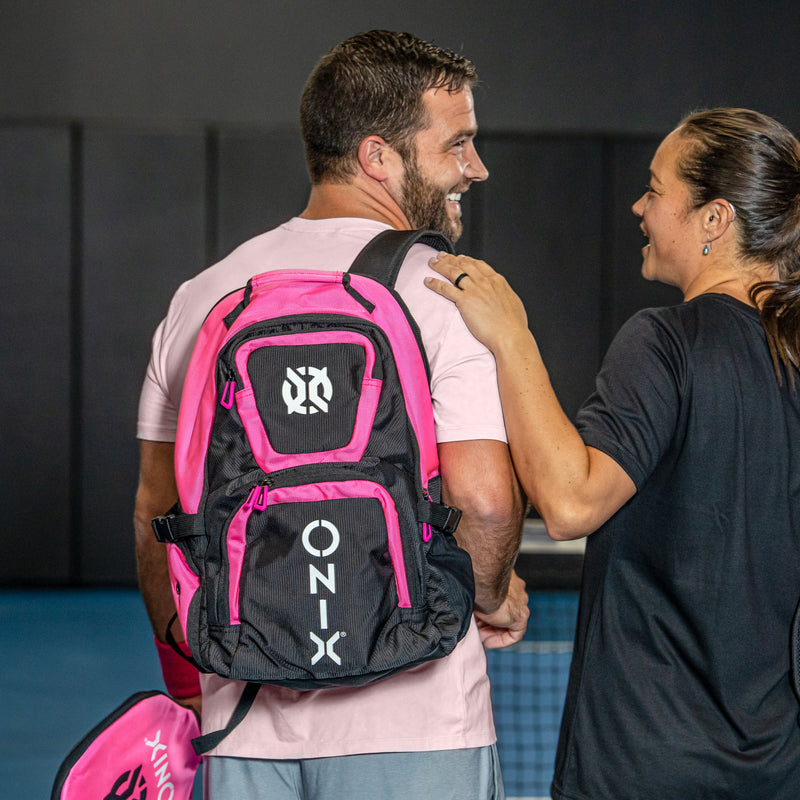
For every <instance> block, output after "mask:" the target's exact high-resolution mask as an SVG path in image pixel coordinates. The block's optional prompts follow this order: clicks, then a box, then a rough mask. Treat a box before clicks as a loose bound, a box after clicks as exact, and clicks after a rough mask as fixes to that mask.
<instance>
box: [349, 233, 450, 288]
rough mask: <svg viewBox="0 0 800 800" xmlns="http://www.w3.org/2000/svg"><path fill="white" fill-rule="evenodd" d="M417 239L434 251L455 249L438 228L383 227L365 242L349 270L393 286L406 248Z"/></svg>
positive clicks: (408, 248)
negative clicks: (413, 229) (397, 229)
mask: <svg viewBox="0 0 800 800" xmlns="http://www.w3.org/2000/svg"><path fill="white" fill-rule="evenodd" d="M417 242H422V243H423V244H427V245H430V246H431V247H433V248H434V249H435V250H437V251H438V250H445V251H446V252H448V253H454V252H455V250H454V248H453V243H452V242H451V241H450V240H449V239H448V238H447V237H446V236H444V235H443V234H441V233H438V232H437V231H394V230H392V231H382V232H381V233H379V234H378V235H377V236H376V237H375V238H374V239H372V240H371V241H369V242H367V244H366V245H365V246H364V249H363V250H362V251H361V252H360V253H359V254H358V255H357V256H356V258H355V261H353V266H351V267H350V272H352V273H356V274H359V275H368V276H369V277H371V278H375V279H376V280H379V281H380V282H381V283H382V284H384V285H385V286H388V287H390V288H394V284H395V281H396V280H397V275H398V273H399V272H400V267H401V266H402V265H403V261H405V258H406V255H407V253H408V251H409V250H410V249H411V247H412V246H413V245H415V244H417Z"/></svg>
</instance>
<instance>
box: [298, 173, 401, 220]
mask: <svg viewBox="0 0 800 800" xmlns="http://www.w3.org/2000/svg"><path fill="white" fill-rule="evenodd" d="M300 216H301V217H302V218H303V219H333V218H336V217H352V218H359V219H373V220H376V221H378V222H384V223H386V224H387V225H391V226H392V227H393V228H395V229H396V230H410V229H411V225H410V224H409V222H408V220H407V219H406V217H405V214H403V212H402V211H401V210H400V208H399V207H398V206H397V204H396V203H395V202H394V201H393V200H392V199H391V198H390V197H389V196H388V195H387V194H385V193H382V192H380V191H378V192H376V191H374V189H373V190H372V191H370V190H369V189H367V188H365V187H363V186H361V185H359V182H358V181H354V182H352V183H319V184H315V185H314V186H312V187H311V194H310V195H309V198H308V205H307V206H306V208H305V211H303V212H302V213H301V214H300Z"/></svg>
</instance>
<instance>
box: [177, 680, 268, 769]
mask: <svg viewBox="0 0 800 800" xmlns="http://www.w3.org/2000/svg"><path fill="white" fill-rule="evenodd" d="M260 688H261V684H259V683H248V684H247V686H245V687H244V690H243V691H242V696H241V697H240V698H239V702H238V703H237V704H236V708H234V709H233V714H231V718H230V720H229V721H228V724H227V725H226V726H225V727H224V728H222V730H219V731H212V732H211V733H206V734H204V735H203V736H198V737H197V738H195V739H192V747H194V751H195V753H197V755H199V756H201V755H203V753H207V752H208V751H209V750H213V749H214V748H215V747H216V746H217V745H218V744H219V743H220V742H221V741H222V740H223V739H224V738H225V737H226V736H227V735H228V734H229V733H230V732H231V731H232V730H233V729H234V728H235V727H236V726H237V725H238V724H239V723H240V722H241V721H242V720H243V719H244V718H245V717H246V716H247V712H248V711H249V710H250V708H251V707H252V705H253V703H254V701H255V699H256V695H257V694H258V690H259V689H260Z"/></svg>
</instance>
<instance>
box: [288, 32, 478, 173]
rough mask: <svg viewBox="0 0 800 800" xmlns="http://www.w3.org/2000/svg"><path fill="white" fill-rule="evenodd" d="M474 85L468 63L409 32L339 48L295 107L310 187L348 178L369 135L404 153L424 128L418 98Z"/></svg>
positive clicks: (363, 38) (362, 37) (364, 37)
mask: <svg viewBox="0 0 800 800" xmlns="http://www.w3.org/2000/svg"><path fill="white" fill-rule="evenodd" d="M476 81H477V74H476V72H475V67H474V66H473V65H472V62H470V61H468V60H467V59H466V58H464V57H463V56H460V55H458V54H456V53H453V52H452V51H450V50H445V49H443V48H441V47H437V46H436V45H433V44H430V43H429V42H425V41H422V40H421V39H418V38H417V37H416V36H412V35H411V34H410V33H395V32H393V31H369V32H367V33H360V34H358V35H356V36H353V37H351V38H350V39H347V40H346V41H344V42H342V43H341V44H340V45H338V46H337V47H335V48H334V49H333V50H331V51H330V52H329V53H328V54H327V55H325V56H323V58H322V59H321V60H320V61H319V63H318V64H317V66H316V67H315V68H314V70H313V72H312V73H311V75H310V76H309V78H308V81H307V82H306V85H305V88H304V90H303V96H302V99H301V102H300V125H301V128H302V133H303V141H304V142H305V148H306V161H307V163H308V171H309V174H310V175H311V180H312V182H313V183H315V184H316V183H319V182H320V181H322V180H323V179H325V180H333V181H345V180H347V179H348V178H349V177H351V176H352V175H353V174H355V165H356V158H357V151H358V146H359V145H360V144H361V142H362V141H363V140H364V139H365V138H366V137H367V136H370V135H377V136H381V137H382V138H383V139H385V140H386V142H387V143H388V144H390V145H391V146H392V147H394V148H395V149H396V150H397V151H398V152H399V153H400V155H401V156H403V157H404V158H405V157H407V156H409V155H411V154H412V152H413V150H412V144H413V139H414V137H415V136H416V134H417V133H418V132H419V131H420V130H422V129H423V128H424V127H425V126H426V124H427V117H426V112H425V107H424V105H423V100H422V95H423V94H424V93H425V92H427V91H428V90H429V89H445V90H447V91H450V92H457V91H459V90H461V89H463V88H464V87H465V86H469V87H471V86H473V85H474V84H475V82H476Z"/></svg>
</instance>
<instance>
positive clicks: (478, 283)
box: [426, 253, 636, 539]
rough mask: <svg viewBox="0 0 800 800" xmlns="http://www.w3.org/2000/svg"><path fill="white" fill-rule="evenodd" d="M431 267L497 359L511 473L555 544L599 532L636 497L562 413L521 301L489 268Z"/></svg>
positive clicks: (475, 264)
mask: <svg viewBox="0 0 800 800" xmlns="http://www.w3.org/2000/svg"><path fill="white" fill-rule="evenodd" d="M431 266H432V267H433V268H434V269H435V270H436V271H437V272H439V273H440V274H442V275H443V276H444V277H446V278H448V279H449V280H451V281H455V279H456V278H457V277H458V276H459V275H461V274H462V273H466V274H467V276H468V277H465V278H462V279H461V281H460V284H459V287H460V288H456V287H455V286H453V285H451V284H448V283H444V282H443V281H438V280H435V279H428V280H426V285H427V286H428V287H429V288H431V289H433V290H434V291H435V292H437V293H438V294H441V295H442V296H444V297H446V298H447V299H449V300H451V301H452V302H454V303H455V304H456V306H457V307H458V310H459V311H460V312H461V315H462V316H463V317H464V321H465V322H466V324H467V325H468V326H469V328H470V330H471V331H472V333H473V335H474V336H475V337H476V338H477V339H479V340H480V341H482V342H483V343H484V344H485V345H486V346H487V347H488V348H489V349H490V350H491V351H492V353H493V354H494V357H495V360H496V361H497V375H498V384H499V387H500V396H501V399H502V402H503V415H504V417H505V422H506V429H507V431H508V439H509V445H510V448H511V455H512V458H513V461H514V468H515V469H516V471H517V475H518V476H519V480H520V483H521V484H522V486H523V489H524V490H525V492H526V494H527V495H528V498H529V499H530V500H531V502H532V503H533V505H534V506H535V507H536V510H537V511H538V512H539V514H540V515H541V517H542V519H543V520H544V523H545V526H546V527H547V532H548V534H549V535H550V536H551V537H552V538H554V539H576V538H580V537H582V536H586V535H588V534H589V533H592V531H594V530H596V529H597V528H598V527H600V525H602V523H604V522H605V521H606V520H607V519H608V518H609V517H611V516H612V515H613V514H614V513H615V512H616V511H617V510H618V509H619V508H620V507H621V506H622V505H623V504H624V503H625V502H626V501H627V500H629V499H630V498H631V497H632V496H633V495H634V494H635V492H636V487H635V485H634V483H633V481H632V480H631V478H630V477H629V476H628V474H627V473H626V472H625V470H623V469H622V467H620V466H619V464H617V462H616V461H614V460H613V459H612V458H610V457H609V456H607V455H606V454H605V453H602V452H601V451H599V450H596V449H595V448H592V447H587V446H586V445H585V444H584V442H583V439H581V437H580V434H579V433H578V431H577V430H576V429H575V427H574V426H573V425H572V423H571V422H570V421H569V419H568V418H567V416H566V414H564V412H563V410H562V409H561V405H560V404H559V402H558V399H557V398H556V395H555V392H554V391H553V388H552V386H551V384H550V378H549V376H548V374H547V369H546V368H545V365H544V363H543V361H542V358H541V355H540V354H539V348H538V346H537V344H536V341H535V339H534V338H533V335H532V334H531V332H530V331H529V330H528V326H527V317H526V314H525V309H524V307H523V305H522V301H521V300H520V299H519V297H517V295H516V294H515V293H514V292H513V291H512V289H511V288H510V287H509V285H508V283H507V282H506V280H505V278H503V277H502V276H501V275H499V274H498V273H496V272H495V271H494V270H493V269H492V268H491V267H490V266H489V265H488V264H486V263H484V262H482V261H477V260H476V259H472V258H468V257H466V256H450V255H447V254H444V253H442V254H440V256H439V258H438V259H437V260H435V261H433V262H432V263H431Z"/></svg>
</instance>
